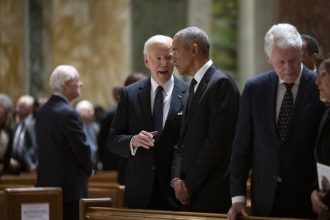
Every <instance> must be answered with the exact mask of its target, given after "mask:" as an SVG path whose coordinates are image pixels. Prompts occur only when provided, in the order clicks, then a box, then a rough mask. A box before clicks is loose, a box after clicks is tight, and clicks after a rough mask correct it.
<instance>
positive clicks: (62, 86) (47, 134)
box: [36, 65, 92, 220]
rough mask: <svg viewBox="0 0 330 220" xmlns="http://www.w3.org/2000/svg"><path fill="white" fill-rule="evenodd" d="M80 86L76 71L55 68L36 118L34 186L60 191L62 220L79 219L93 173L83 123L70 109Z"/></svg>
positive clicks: (71, 68)
mask: <svg viewBox="0 0 330 220" xmlns="http://www.w3.org/2000/svg"><path fill="white" fill-rule="evenodd" d="M82 85H83V83H82V81H81V80H80V76H79V73H78V71H77V69H76V68H75V67H73V66H69V65H60V66H57V67H56V68H55V69H54V71H53V72H52V74H51V76H50V87H51V89H52V90H53V95H52V96H51V97H50V98H49V100H48V101H47V102H46V103H45V104H44V105H42V107H41V108H40V109H39V111H38V114H37V117H36V132H37V143H38V146H39V154H38V156H39V164H38V170H37V184H36V185H37V186H41V187H47V186H50V187H51V186H53V187H55V186H56V187H61V188H62V190H63V216H64V217H63V220H78V219H79V200H80V199H81V198H83V197H87V190H88V186H87V184H88V177H89V176H90V175H91V173H92V163H91V156H90V155H91V153H90V147H89V145H88V143H87V139H86V135H85V133H84V131H83V126H82V120H81V118H80V116H79V114H78V112H77V111H75V109H74V108H72V107H71V106H70V102H71V101H72V100H74V99H75V98H77V97H78V96H79V95H80V88H81V86H82Z"/></svg>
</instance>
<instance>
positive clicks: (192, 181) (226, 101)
mask: <svg viewBox="0 0 330 220" xmlns="http://www.w3.org/2000/svg"><path fill="white" fill-rule="evenodd" d="M211 86H212V87H211V88H210V91H209V92H208V94H205V95H207V98H208V102H207V104H208V106H204V107H205V108H208V109H209V110H208V111H207V112H208V116H207V117H206V120H207V121H206V122H203V123H206V124H207V127H206V129H207V135H206V137H205V140H204V141H203V144H202V146H201V147H200V152H199V154H198V156H197V158H196V160H195V161H192V163H193V166H191V167H190V169H189V170H188V171H187V173H186V179H185V181H186V184H187V187H188V189H189V190H190V191H191V193H194V192H196V191H198V190H199V188H200V187H201V186H202V184H204V182H205V181H206V180H207V179H208V178H209V176H210V175H212V173H213V172H219V170H220V169H221V170H222V172H223V174H225V172H226V170H227V165H228V161H229V157H230V152H231V145H232V140H233V135H234V130H235V124H236V119H237V114H238V107H239V92H238V90H237V89H236V88H234V86H233V84H232V82H231V81H230V80H229V79H227V78H221V79H218V80H217V81H216V82H214V83H213V85H211ZM202 129H204V128H202Z"/></svg>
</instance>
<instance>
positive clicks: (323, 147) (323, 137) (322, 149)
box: [315, 107, 330, 206]
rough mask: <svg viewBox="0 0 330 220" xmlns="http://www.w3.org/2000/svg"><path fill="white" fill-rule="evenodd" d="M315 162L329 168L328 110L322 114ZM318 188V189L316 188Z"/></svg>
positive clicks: (328, 193)
mask: <svg viewBox="0 0 330 220" xmlns="http://www.w3.org/2000/svg"><path fill="white" fill-rule="evenodd" d="M315 160H316V162H319V163H321V164H325V165H327V166H330V108H329V107H328V109H327V110H326V111H325V112H324V114H323V117H322V120H321V123H320V126H319V130H318V134H317V140H316V147H315ZM317 188H318V187H317ZM329 199H330V190H328V191H327V196H326V200H325V201H324V202H325V203H326V204H327V205H328V206H330V200H329Z"/></svg>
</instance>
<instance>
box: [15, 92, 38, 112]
mask: <svg viewBox="0 0 330 220" xmlns="http://www.w3.org/2000/svg"><path fill="white" fill-rule="evenodd" d="M17 103H24V104H25V106H26V107H28V108H30V109H32V107H33V104H34V98H33V97H32V96H30V95H23V96H21V97H20V98H19V99H18V101H17Z"/></svg>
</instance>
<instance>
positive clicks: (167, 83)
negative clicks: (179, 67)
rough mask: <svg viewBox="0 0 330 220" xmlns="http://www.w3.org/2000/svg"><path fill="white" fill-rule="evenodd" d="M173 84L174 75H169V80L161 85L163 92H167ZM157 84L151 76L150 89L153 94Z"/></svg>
mask: <svg viewBox="0 0 330 220" xmlns="http://www.w3.org/2000/svg"><path fill="white" fill-rule="evenodd" d="M173 85H174V77H173V75H172V76H171V78H170V80H168V81H167V82H166V83H165V84H164V85H162V86H163V89H164V92H165V94H166V95H167V94H169V93H170V91H171V87H172V86H173ZM158 86H159V85H158V84H157V83H156V81H155V80H154V79H153V78H152V77H151V89H152V92H153V93H154V94H155V93H156V89H157V87H158Z"/></svg>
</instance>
